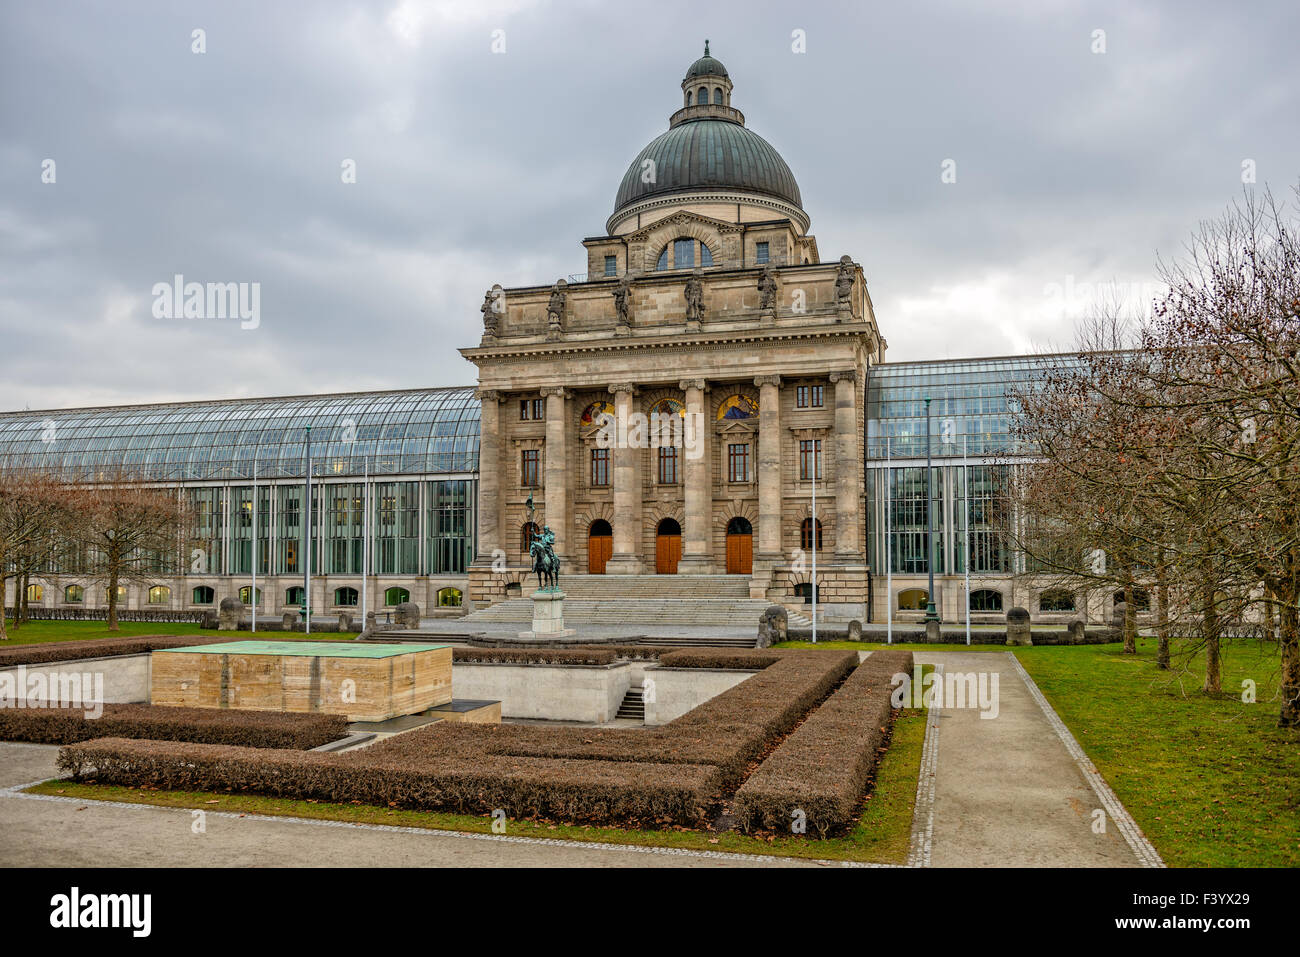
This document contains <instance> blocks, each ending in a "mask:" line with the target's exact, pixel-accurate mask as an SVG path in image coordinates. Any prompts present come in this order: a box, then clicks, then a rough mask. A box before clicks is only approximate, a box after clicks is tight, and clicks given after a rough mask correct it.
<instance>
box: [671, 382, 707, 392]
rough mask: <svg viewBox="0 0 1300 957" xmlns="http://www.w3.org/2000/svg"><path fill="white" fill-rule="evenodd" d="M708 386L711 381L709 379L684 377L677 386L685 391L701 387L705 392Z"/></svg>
mask: <svg viewBox="0 0 1300 957" xmlns="http://www.w3.org/2000/svg"><path fill="white" fill-rule="evenodd" d="M708 387H709V382H708V380H707V379H683V380H682V381H681V382H679V383H677V388H679V389H681V390H682V391H683V392H685V391H687V390H688V389H699V390H700V391H701V392H703V391H704V390H705V389H707V388H708Z"/></svg>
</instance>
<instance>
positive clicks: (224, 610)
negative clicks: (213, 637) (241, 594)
mask: <svg viewBox="0 0 1300 957" xmlns="http://www.w3.org/2000/svg"><path fill="white" fill-rule="evenodd" d="M217 609H218V611H217V631H238V630H239V623H240V622H241V621H243V620H244V603H243V602H242V601H240V600H239V599H238V598H223V599H221V604H220V605H218V606H217Z"/></svg>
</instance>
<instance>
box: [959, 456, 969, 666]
mask: <svg viewBox="0 0 1300 957" xmlns="http://www.w3.org/2000/svg"><path fill="white" fill-rule="evenodd" d="M961 490H962V496H963V498H965V500H966V503H965V504H966V508H965V510H964V511H965V512H966V515H965V517H964V518H963V520H962V521H963V524H964V525H965V526H966V543H965V546H964V547H965V549H966V560H965V561H964V562H963V563H962V564H963V565H965V566H966V644H968V645H969V644H970V459H969V458H968V457H967V451H966V436H965V435H963V436H962V437H961Z"/></svg>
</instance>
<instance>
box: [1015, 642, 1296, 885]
mask: <svg viewBox="0 0 1300 957" xmlns="http://www.w3.org/2000/svg"><path fill="white" fill-rule="evenodd" d="M1016 655H1017V657H1018V658H1019V659H1020V662H1021V664H1023V665H1024V667H1025V670H1026V671H1028V672H1029V673H1030V674H1031V675H1032V676H1033V678H1034V681H1035V682H1036V683H1037V684H1038V686H1039V687H1040V688H1041V689H1042V691H1043V694H1044V695H1046V696H1047V699H1048V700H1049V701H1050V702H1051V703H1052V706H1053V707H1054V708H1055V709H1056V711H1057V713H1058V714H1060V716H1061V720H1063V721H1064V722H1065V723H1066V725H1067V726H1068V727H1069V728H1070V730H1071V731H1072V732H1073V733H1074V736H1075V737H1076V738H1077V739H1078V740H1079V743H1080V744H1081V745H1082V746H1083V749H1084V750H1085V751H1086V752H1087V754H1088V757H1090V758H1091V759H1092V761H1093V763H1094V764H1096V765H1097V770H1099V771H1100V772H1101V773H1102V776H1103V777H1105V778H1106V780H1107V782H1109V784H1110V786H1111V787H1112V788H1113V789H1114V790H1115V793H1116V794H1118V795H1119V798H1120V800H1121V801H1123V802H1124V805H1125V807H1127V808H1128V809H1129V812H1130V813H1131V814H1132V815H1133V817H1134V818H1135V819H1136V820H1137V822H1138V824H1139V825H1140V826H1141V827H1142V830H1143V831H1145V832H1146V835H1147V837H1148V838H1150V839H1151V843H1153V844H1154V845H1155V846H1156V849H1157V850H1159V851H1160V854H1161V856H1162V857H1163V858H1164V859H1165V862H1166V863H1167V864H1169V865H1171V866H1180V867H1250V866H1259V867H1300V735H1297V734H1296V733H1295V732H1292V731H1284V730H1282V729H1280V728H1278V727H1277V713H1278V702H1277V700H1276V699H1275V698H1274V696H1275V695H1276V691H1277V681H1278V657H1277V653H1276V650H1275V649H1273V648H1271V647H1270V648H1265V647H1264V646H1261V645H1259V644H1257V643H1256V642H1253V641H1245V642H1239V643H1234V644H1230V645H1225V646H1224V652H1223V688H1224V690H1225V694H1223V695H1219V696H1215V697H1210V696H1207V695H1205V694H1204V693H1202V692H1201V691H1200V687H1201V681H1202V677H1203V670H1202V668H1203V661H1202V660H1200V659H1194V660H1190V661H1189V660H1183V661H1175V665H1176V667H1175V670H1174V671H1172V672H1169V671H1159V670H1157V668H1156V666H1155V644H1154V642H1152V641H1149V640H1145V641H1143V642H1142V643H1141V644H1140V646H1139V649H1138V654H1137V655H1124V654H1120V653H1119V646H1117V645H1078V646H1069V647H1061V648H1050V647H1043V648H1018V649H1016ZM1246 678H1249V679H1251V680H1253V681H1255V682H1256V684H1257V686H1258V692H1257V694H1258V699H1257V703H1256V704H1243V703H1242V701H1241V688H1242V684H1241V683H1242V680H1243V679H1246Z"/></svg>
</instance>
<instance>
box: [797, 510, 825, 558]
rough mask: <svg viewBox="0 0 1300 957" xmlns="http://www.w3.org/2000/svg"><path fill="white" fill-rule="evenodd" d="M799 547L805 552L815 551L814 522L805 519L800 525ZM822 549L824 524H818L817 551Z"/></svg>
mask: <svg viewBox="0 0 1300 957" xmlns="http://www.w3.org/2000/svg"><path fill="white" fill-rule="evenodd" d="M799 547H800V548H802V549H803V550H804V551H805V552H810V551H812V550H813V520H812V519H811V518H805V519H804V520H803V521H802V522H801V523H800V524H799ZM821 548H822V523H821V522H820V521H818V522H817V551H821Z"/></svg>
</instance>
